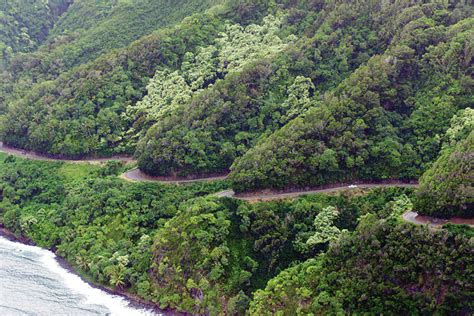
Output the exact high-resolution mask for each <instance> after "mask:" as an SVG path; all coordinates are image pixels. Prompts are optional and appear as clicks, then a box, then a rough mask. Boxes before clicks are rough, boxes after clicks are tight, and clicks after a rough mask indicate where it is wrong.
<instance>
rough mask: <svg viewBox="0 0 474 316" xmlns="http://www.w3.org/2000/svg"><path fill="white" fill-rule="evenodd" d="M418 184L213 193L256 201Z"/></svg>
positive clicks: (405, 186) (407, 186) (367, 184)
mask: <svg viewBox="0 0 474 316" xmlns="http://www.w3.org/2000/svg"><path fill="white" fill-rule="evenodd" d="M417 186H418V184H416V183H406V182H401V181H399V182H398V181H390V183H358V184H337V185H333V186H325V187H321V188H311V189H306V190H298V191H290V192H284V191H283V192H280V191H271V190H266V191H261V192H257V193H251V194H236V193H235V192H234V191H233V190H226V191H222V192H219V193H216V194H214V196H218V197H230V198H234V199H239V200H245V201H250V202H258V201H271V200H278V199H290V198H295V197H298V196H302V195H306V194H314V193H334V192H340V191H348V190H356V189H374V188H388V187H401V188H415V187H417Z"/></svg>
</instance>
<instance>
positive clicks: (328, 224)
mask: <svg viewBox="0 0 474 316" xmlns="http://www.w3.org/2000/svg"><path fill="white" fill-rule="evenodd" d="M338 215H339V213H338V211H337V210H336V208H334V207H333V206H328V207H326V208H325V209H323V210H322V211H321V213H319V214H318V216H316V218H315V220H314V229H315V231H316V233H315V234H314V235H313V236H311V237H309V239H308V240H307V241H306V244H307V245H308V246H314V245H318V244H324V243H327V242H330V241H333V240H337V239H338V238H339V235H340V234H341V231H340V230H339V228H337V227H335V226H333V222H334V220H335V219H336V218H337V216H338Z"/></svg>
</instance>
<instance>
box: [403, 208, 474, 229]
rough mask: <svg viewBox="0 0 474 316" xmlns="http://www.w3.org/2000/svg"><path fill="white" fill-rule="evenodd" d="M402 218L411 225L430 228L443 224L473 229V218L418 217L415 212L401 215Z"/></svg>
mask: <svg viewBox="0 0 474 316" xmlns="http://www.w3.org/2000/svg"><path fill="white" fill-rule="evenodd" d="M402 218H403V219H404V220H405V221H407V222H409V223H412V224H416V225H428V226H431V227H441V226H443V225H444V224H448V223H450V224H457V225H462V224H464V225H468V226H470V227H474V218H461V217H452V218H449V219H444V218H436V217H431V216H426V215H419V214H418V213H417V212H413V211H409V212H406V213H405V214H403V215H402Z"/></svg>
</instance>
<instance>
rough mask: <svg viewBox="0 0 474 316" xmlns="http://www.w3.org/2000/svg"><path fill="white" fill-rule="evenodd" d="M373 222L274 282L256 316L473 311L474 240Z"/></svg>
mask: <svg viewBox="0 0 474 316" xmlns="http://www.w3.org/2000/svg"><path fill="white" fill-rule="evenodd" d="M367 221H368V223H362V224H361V225H359V227H360V228H359V229H358V230H357V231H356V232H354V233H351V234H344V235H343V237H342V238H341V239H340V240H339V241H338V242H335V243H334V244H332V246H331V247H330V249H329V251H328V252H327V253H326V254H324V255H321V256H319V257H317V258H314V259H310V260H308V261H305V262H303V263H301V264H299V265H296V266H295V267H292V268H289V269H287V270H285V271H283V272H281V273H280V274H279V275H278V276H277V277H275V278H273V279H272V280H270V281H269V282H268V284H267V286H266V288H265V290H258V291H257V292H256V293H255V296H254V299H253V301H252V302H251V305H250V314H251V315H272V314H275V313H276V314H280V315H294V314H295V313H296V314H300V315H303V314H308V313H311V314H314V315H323V314H331V315H333V314H340V315H346V314H361V313H362V314H363V313H367V312H370V313H371V314H372V313H373V314H380V313H384V314H424V313H426V314H440V315H450V314H462V313H465V312H468V311H469V310H470V309H472V308H473V306H472V302H471V300H470V296H471V295H472V284H471V282H470V279H472V277H474V276H473V271H472V268H470V267H472V264H473V256H472V238H471V240H469V238H467V237H463V236H460V235H455V234H453V233H450V232H448V231H446V230H436V231H433V230H429V229H428V228H426V227H420V226H416V225H409V224H403V225H394V224H393V223H389V222H386V221H377V220H375V221H373V220H371V219H369V218H366V219H365V220H364V222H367ZM433 254H436V255H433Z"/></svg>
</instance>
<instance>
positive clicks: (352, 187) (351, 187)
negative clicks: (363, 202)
mask: <svg viewBox="0 0 474 316" xmlns="http://www.w3.org/2000/svg"><path fill="white" fill-rule="evenodd" d="M355 188H357V185H355V184H351V185H350V186H349V189H355Z"/></svg>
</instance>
